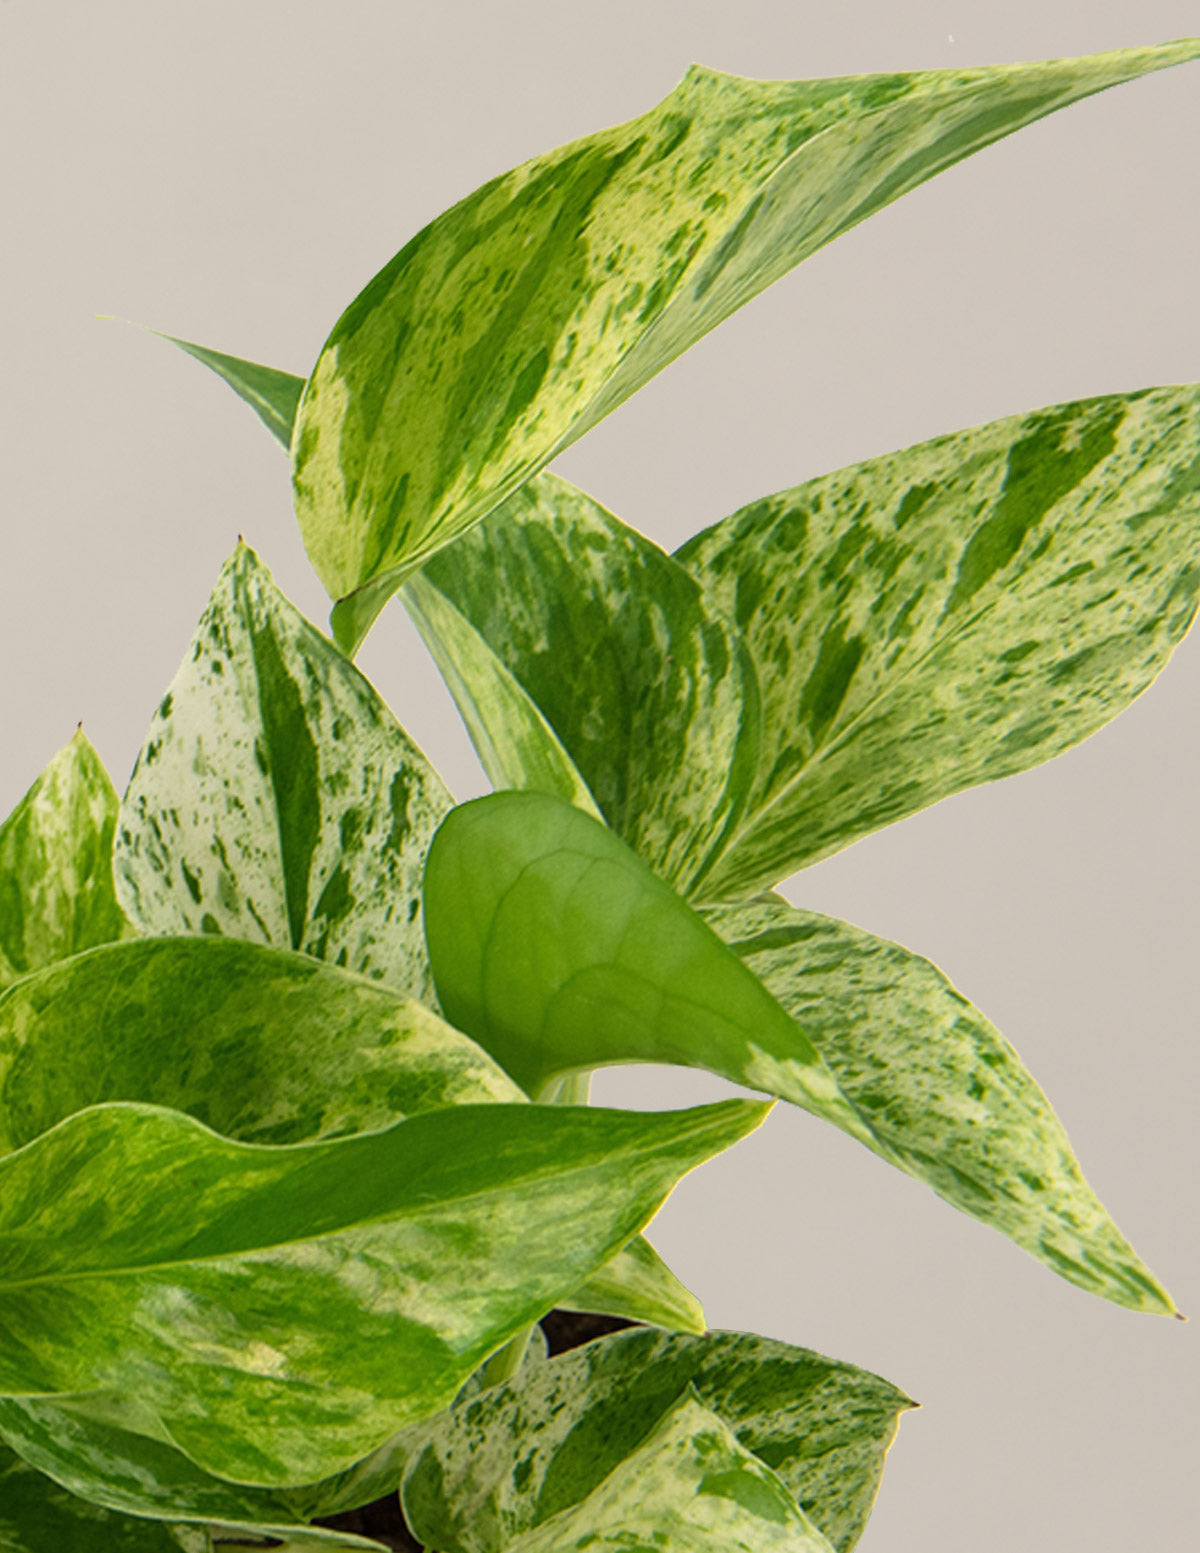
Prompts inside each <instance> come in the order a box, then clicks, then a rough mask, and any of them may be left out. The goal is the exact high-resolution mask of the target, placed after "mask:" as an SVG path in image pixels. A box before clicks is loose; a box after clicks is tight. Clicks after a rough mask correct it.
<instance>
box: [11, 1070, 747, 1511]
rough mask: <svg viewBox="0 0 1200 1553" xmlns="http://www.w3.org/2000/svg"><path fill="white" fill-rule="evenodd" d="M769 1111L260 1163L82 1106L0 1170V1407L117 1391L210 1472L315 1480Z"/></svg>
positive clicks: (514, 1116)
mask: <svg viewBox="0 0 1200 1553" xmlns="http://www.w3.org/2000/svg"><path fill="white" fill-rule="evenodd" d="M764 1114H765V1107H762V1106H757V1105H750V1104H748V1103H746V1102H742V1101H734V1102H726V1103H724V1104H722V1105H718V1106H708V1107H702V1108H698V1109H695V1110H691V1111H683V1112H673V1113H667V1114H665V1115H647V1114H643V1113H627V1112H615V1111H599V1110H592V1109H589V1108H570V1109H567V1108H561V1107H550V1106H528V1105H511V1106H510V1105H486V1106H458V1107H453V1108H450V1109H446V1110H440V1111H435V1112H432V1113H427V1114H426V1115H423V1116H417V1117H414V1118H412V1119H411V1120H409V1121H405V1122H401V1123H399V1124H397V1125H396V1126H394V1127H390V1128H388V1129H386V1130H384V1131H381V1132H373V1133H366V1134H361V1135H359V1136H356V1137H351V1138H341V1139H335V1140H332V1141H323V1142H317V1143H307V1144H297V1145H293V1146H290V1147H286V1148H277V1147H263V1146H259V1145H254V1144H244V1143H234V1142H230V1141H228V1140H226V1139H223V1138H219V1137H218V1136H217V1135H216V1134H214V1133H212V1132H210V1131H208V1130H207V1129H206V1128H204V1127H203V1126H202V1125H201V1124H200V1123H198V1122H196V1121H194V1120H193V1119H192V1118H191V1117H187V1116H184V1115H182V1114H180V1113H178V1112H174V1111H166V1110H160V1109H157V1108H154V1107H149V1106H139V1105H128V1104H122V1103H113V1104H108V1105H102V1106H97V1107H95V1108H93V1109H91V1110H88V1111H83V1112H80V1113H77V1114H76V1115H75V1116H74V1117H72V1118H70V1119H69V1120H67V1121H65V1122H63V1123H61V1124H60V1125H59V1126H58V1127H56V1128H54V1129H53V1130H52V1131H50V1132H47V1133H43V1134H42V1135H41V1137H39V1138H38V1139H36V1140H35V1141H34V1142H32V1143H30V1144H27V1145H26V1146H25V1147H24V1148H23V1149H20V1150H18V1151H17V1152H16V1153H14V1154H10V1155H9V1156H8V1157H7V1158H6V1159H3V1160H0V1331H2V1332H3V1333H4V1338H5V1340H4V1342H3V1344H2V1345H0V1396H15V1397H29V1396H32V1397H38V1396H41V1397H42V1398H44V1399H45V1400H47V1401H53V1400H56V1399H57V1400H59V1401H69V1402H70V1403H71V1405H72V1406H73V1407H75V1408H77V1409H81V1410H87V1409H89V1408H90V1407H91V1400H90V1399H93V1398H99V1399H100V1400H103V1399H104V1398H105V1397H106V1396H107V1395H109V1394H115V1395H116V1396H117V1397H119V1398H121V1399H122V1400H123V1404H124V1408H125V1412H124V1414H123V1417H127V1418H129V1419H130V1420H131V1425H130V1426H131V1427H136V1431H137V1432H139V1433H145V1434H148V1435H150V1436H151V1437H152V1438H160V1439H163V1440H164V1441H166V1442H167V1443H172V1444H174V1445H176V1446H178V1447H179V1449H181V1450H182V1451H184V1452H185V1453H186V1454H187V1455H188V1456H190V1457H191V1459H192V1460H193V1461H195V1462H196V1463H197V1465H199V1466H202V1467H204V1468H205V1469H206V1470H208V1471H211V1472H215V1473H217V1474H218V1475H220V1476H227V1477H230V1478H233V1479H235V1480H237V1481H240V1482H246V1483H254V1484H259V1485H262V1486H267V1487H270V1486H279V1485H283V1484H287V1483H302V1482H309V1481H314V1480H316V1479H319V1478H321V1477H325V1476H328V1475H330V1474H332V1473H333V1472H335V1471H339V1470H341V1469H342V1468H344V1467H346V1466H348V1465H350V1464H352V1463H353V1462H355V1461H356V1460H358V1459H360V1458H361V1457H362V1456H364V1455H365V1454H367V1453H368V1452H369V1451H371V1450H372V1449H374V1448H376V1447H377V1446H378V1445H379V1444H380V1443H382V1441H383V1440H385V1439H386V1438H387V1437H388V1436H389V1435H391V1434H392V1433H394V1432H395V1431H396V1430H397V1429H398V1428H400V1427H402V1426H403V1425H404V1424H406V1423H408V1422H411V1421H414V1420H415V1419H416V1418H419V1417H422V1416H427V1415H428V1414H430V1413H431V1412H434V1411H436V1410H437V1409H438V1408H440V1407H442V1406H444V1405H445V1404H446V1403H448V1402H449V1401H450V1400H451V1398H452V1397H453V1395H454V1393H455V1392H456V1391H457V1389H458V1387H459V1386H460V1385H461V1384H462V1382H463V1381H464V1380H465V1379H466V1378H467V1376H468V1375H469V1374H470V1373H471V1372H472V1371H473V1370H474V1369H475V1368H477V1366H478V1365H479V1364H480V1362H481V1361H482V1360H483V1359H484V1358H486V1356H487V1355H488V1354H489V1353H490V1352H492V1351H493V1350H494V1349H496V1348H497V1347H498V1346H500V1345H501V1344H502V1343H503V1342H505V1341H506V1340H507V1339H508V1338H509V1337H511V1336H512V1335H513V1334H514V1333H515V1332H517V1331H518V1330H520V1329H521V1328H522V1327H524V1326H527V1325H529V1324H530V1322H532V1321H533V1320H535V1319H536V1318H537V1317H538V1316H539V1315H541V1314H542V1313H543V1312H544V1311H545V1310H547V1309H549V1308H550V1307H551V1306H553V1305H554V1304H555V1303H556V1302H557V1301H558V1299H559V1298H561V1297H562V1296H564V1295H566V1294H569V1293H570V1291H571V1290H572V1289H573V1288H575V1287H577V1286H578V1285H579V1284H580V1283H581V1282H582V1281H583V1280H584V1278H586V1277H588V1276H589V1275H590V1274H591V1273H592V1272H594V1271H595V1269H596V1268H597V1267H598V1266H600V1265H601V1264H602V1263H603V1262H605V1261H606V1260H608V1259H609V1258H610V1257H611V1256H612V1255H613V1254H614V1253H615V1252H616V1251H617V1250H618V1249H619V1248H620V1247H621V1246H622V1245H624V1244H625V1242H626V1241H628V1240H629V1239H630V1238H631V1237H632V1236H633V1235H634V1234H635V1233H637V1231H638V1230H639V1229H641V1227H642V1226H643V1225H644V1224H645V1222H646V1220H647V1219H648V1218H649V1217H650V1216H651V1215H652V1214H653V1212H654V1211H655V1210H656V1208H657V1207H658V1206H659V1204H660V1203H661V1202H662V1200H663V1198H664V1197H665V1196H666V1194H667V1193H668V1192H669V1190H670V1188H671V1186H672V1185H673V1184H674V1182H675V1181H676V1180H677V1179H678V1177H679V1176H680V1175H682V1174H683V1173H684V1172H686V1171H687V1170H690V1169H691V1168H693V1167H694V1166H695V1165H697V1164H699V1163H700V1162H701V1161H702V1160H704V1159H706V1158H708V1157H709V1156H710V1155H712V1154H714V1153H716V1152H717V1151H718V1150H720V1149H722V1148H725V1147H727V1146H728V1145H729V1144H731V1143H733V1142H735V1141H736V1140H737V1139H738V1138H739V1137H742V1136H744V1135H745V1133H747V1132H748V1131H750V1130H751V1129H752V1128H754V1127H755V1126H757V1125H758V1123H759V1122H760V1121H761V1120H762V1117H763V1115H764ZM564 1222H566V1223H569V1224H570V1227H571V1233H570V1234H569V1235H564V1234H563V1233H562V1226H563V1223H564ZM103 1416H105V1417H111V1414H105V1415H103Z"/></svg>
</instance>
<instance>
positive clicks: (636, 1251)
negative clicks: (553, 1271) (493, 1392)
mask: <svg viewBox="0 0 1200 1553" xmlns="http://www.w3.org/2000/svg"><path fill="white" fill-rule="evenodd" d="M559 1305H560V1307H561V1308H562V1309H563V1310H583V1311H596V1312H598V1313H599V1314H601V1315H605V1316H624V1317H625V1318H626V1319H627V1320H629V1321H646V1322H649V1323H650V1324H651V1325H652V1326H658V1327H666V1328H667V1329H668V1330H669V1331H672V1332H703V1331H705V1330H706V1329H707V1325H708V1323H707V1322H706V1321H705V1319H704V1307H703V1306H702V1305H701V1304H700V1301H699V1300H698V1299H697V1298H696V1296H695V1295H694V1294H693V1293H692V1292H691V1290H690V1289H686V1288H685V1287H684V1286H683V1284H681V1283H680V1281H679V1279H678V1278H676V1276H675V1274H674V1273H673V1272H672V1271H671V1269H670V1268H669V1267H668V1266H667V1264H666V1263H665V1262H664V1261H663V1259H662V1257H660V1256H659V1254H658V1252H657V1251H656V1250H655V1249H654V1247H653V1246H652V1245H651V1244H650V1242H649V1241H648V1240H646V1239H645V1238H644V1237H643V1236H641V1235H639V1236H638V1238H637V1239H636V1240H631V1241H630V1242H629V1244H628V1245H627V1246H625V1247H624V1248H623V1249H622V1250H621V1251H620V1252H618V1254H617V1255H616V1256H615V1257H614V1258H613V1259H612V1261H611V1262H606V1263H605V1264H604V1266H603V1267H601V1268H598V1269H597V1271H596V1272H594V1273H593V1274H592V1276H591V1277H590V1278H589V1279H588V1280H587V1281H586V1283H583V1284H581V1285H580V1286H579V1288H578V1289H575V1290H573V1291H572V1293H571V1294H569V1295H567V1296H566V1297H565V1298H563V1299H561V1300H560V1301H559Z"/></svg>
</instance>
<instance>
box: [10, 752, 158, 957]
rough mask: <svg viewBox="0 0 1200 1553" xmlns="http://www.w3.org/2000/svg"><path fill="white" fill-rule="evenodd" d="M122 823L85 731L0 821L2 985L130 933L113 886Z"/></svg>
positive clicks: (106, 775) (97, 756)
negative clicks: (117, 831)
mask: <svg viewBox="0 0 1200 1553" xmlns="http://www.w3.org/2000/svg"><path fill="white" fill-rule="evenodd" d="M116 819H117V795H116V792H115V791H114V790H113V785H112V783H111V782H110V781H109V779H108V773H107V772H106V771H105V769H104V767H103V765H102V764H101V762H100V757H99V755H97V754H96V751H95V750H94V749H93V748H92V746H91V745H90V744H89V743H88V741H87V739H85V738H84V736H83V732H82V730H80V731H79V732H77V733H76V734H75V737H74V738H73V739H72V740H71V741H70V743H69V744H67V745H65V746H64V747H63V748H62V749H61V750H59V752H58V754H57V755H56V756H55V757H54V759H53V760H52V761H51V762H50V764H49V765H48V766H47V767H46V769H45V771H43V772H42V774H41V776H40V777H38V779H37V781H36V782H35V783H34V784H33V786H32V787H31V788H30V789H29V791H28V792H27V793H26V794H25V796H24V798H22V799H21V801H20V803H19V804H18V805H17V807H16V808H15V809H14V810H13V812H12V813H11V814H10V815H9V816H8V818H7V819H6V820H4V821H3V823H0V987H4V986H7V985H8V984H9V983H10V982H12V981H15V980H16V979H17V978H18V977H19V976H27V975H28V974H29V972H30V971H36V970H38V969H39V968H40V967H41V966H43V965H49V964H51V963H52V962H53V961H55V960H61V959H64V958H65V957H66V956H67V955H72V954H76V953H77V952H78V951H79V950H81V949H90V948H91V947H92V945H93V944H107V943H110V942H112V940H114V939H118V938H124V937H126V936H128V935H129V934H130V933H131V932H132V929H131V927H130V925H129V923H128V922H126V920H125V918H124V916H123V915H122V912H121V908H120V907H119V906H118V905H117V897H116V894H115V891H114V889H113V876H112V848H113V830H114V828H115V825H116Z"/></svg>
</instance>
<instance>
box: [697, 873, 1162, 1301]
mask: <svg viewBox="0 0 1200 1553" xmlns="http://www.w3.org/2000/svg"><path fill="white" fill-rule="evenodd" d="M704 918H705V921H707V922H708V923H709V924H710V925H711V926H712V927H713V928H714V929H715V930H716V931H717V932H718V933H719V934H720V935H721V937H722V938H723V939H724V940H725V942H726V943H727V944H728V945H729V946H730V948H732V949H734V950H736V952H737V953H738V954H739V955H740V956H741V958H742V959H743V960H744V961H745V963H746V964H747V965H748V966H749V967H750V969H751V970H752V971H753V972H754V973H755V975H756V976H758V977H759V979H760V980H761V981H762V983H763V985H764V986H765V987H766V988H767V989H768V991H770V992H771V993H773V994H774V996H775V997H776V998H777V999H778V1000H779V1002H780V1003H781V1004H782V1006H783V1007H784V1008H785V1009H786V1010H787V1011H788V1013H789V1014H791V1015H792V1017H793V1018H794V1019H795V1020H796V1021H797V1023H798V1024H800V1025H802V1026H803V1028H804V1029H805V1030H806V1031H807V1032H808V1034H809V1035H810V1036H811V1037H812V1041H813V1044H814V1045H815V1046H816V1047H817V1049H818V1050H819V1051H820V1053H821V1055H822V1056H823V1057H824V1058H825V1061H826V1062H827V1063H828V1064H829V1066H830V1068H831V1069H832V1070H833V1072H834V1073H835V1074H836V1075H837V1078H838V1082H839V1083H840V1084H841V1086H842V1089H843V1091H844V1092H845V1093H846V1094H847V1095H848V1096H849V1097H850V1099H851V1101H852V1102H853V1103H854V1105H855V1106H857V1107H858V1109H859V1110H860V1111H861V1112H862V1113H863V1114H865V1115H868V1116H870V1118H871V1125H872V1127H873V1129H874V1131H875V1132H876V1133H877V1134H878V1136H879V1137H881V1138H883V1139H885V1140H886V1141H887V1143H888V1144H889V1145H890V1146H891V1148H892V1150H893V1152H894V1154H895V1156H896V1158H897V1159H898V1160H899V1161H900V1162H901V1163H902V1165H903V1167H904V1169H906V1170H907V1171H908V1172H909V1174H910V1175H914V1176H916V1177H917V1179H918V1180H921V1181H925V1182H926V1183H927V1184H928V1185H930V1186H932V1187H933V1189H934V1191H935V1192H937V1193H938V1195H939V1196H941V1197H944V1198H945V1200H946V1201H947V1202H949V1203H952V1204H953V1205H954V1207H956V1208H961V1209H962V1210H963V1211H964V1212H966V1213H969V1214H971V1215H973V1217H975V1218H977V1219H981V1220H982V1221H983V1222H984V1223H985V1224H990V1225H991V1226H992V1227H993V1228H994V1229H998V1230H999V1231H1000V1232H1001V1233H1002V1234H1004V1235H1007V1236H1008V1237H1009V1239H1010V1240H1014V1241H1015V1242H1016V1243H1017V1245H1019V1246H1021V1247H1022V1248H1023V1249H1024V1250H1026V1251H1028V1252H1030V1253H1031V1254H1032V1255H1033V1256H1036V1257H1037V1258H1038V1259H1039V1260H1040V1261H1042V1262H1044V1263H1046V1265H1047V1266H1048V1267H1050V1268H1052V1269H1053V1270H1054V1271H1055V1272H1056V1273H1059V1274H1061V1275H1062V1277H1064V1278H1066V1279H1068V1280H1069V1281H1070V1282H1071V1283H1074V1284H1078V1285H1079V1287H1080V1288H1082V1289H1086V1290H1088V1291H1089V1292H1090V1293H1092V1294H1098V1295H1100V1296H1101V1297H1102V1298H1104V1299H1109V1300H1113V1301H1115V1303H1117V1304H1118V1305H1125V1306H1127V1307H1129V1308H1130V1309H1133V1310H1144V1311H1149V1312H1153V1313H1155V1314H1159V1315H1161V1314H1164V1313H1166V1314H1170V1313H1172V1312H1173V1311H1174V1309H1175V1307H1174V1305H1173V1303H1172V1301H1171V1298H1170V1296H1169V1295H1168V1294H1167V1292H1166V1290H1165V1289H1163V1288H1162V1286H1161V1285H1160V1284H1159V1283H1158V1281H1157V1280H1156V1279H1155V1277H1154V1275H1153V1274H1152V1273H1151V1272H1150V1270H1149V1268H1148V1267H1146V1266H1145V1264H1144V1263H1143V1262H1142V1261H1141V1260H1140V1259H1139V1257H1138V1256H1137V1254H1136V1253H1135V1252H1134V1250H1133V1248H1132V1247H1131V1246H1130V1245H1129V1243H1128V1241H1126V1239H1125V1238H1124V1236H1123V1235H1121V1233H1120V1232H1119V1230H1118V1229H1117V1227H1116V1225H1115V1224H1114V1223H1113V1221H1112V1219H1111V1218H1110V1217H1109V1216H1108V1214H1107V1212H1106V1211H1105V1209H1104V1208H1103V1206H1102V1205H1101V1203H1100V1202H1099V1201H1098V1200H1097V1198H1096V1195H1095V1193H1094V1192H1093V1191H1092V1189H1091V1187H1090V1186H1088V1184H1087V1181H1086V1180H1085V1179H1084V1176H1083V1172H1082V1171H1081V1170H1080V1168H1079V1164H1078V1161H1077V1160H1076V1158H1075V1155H1074V1154H1073V1152H1072V1150H1071V1145H1070V1143H1069V1141H1068V1139H1067V1135H1066V1133H1065V1132H1064V1130H1063V1127H1062V1124H1061V1123H1060V1122H1059V1120H1058V1118H1057V1117H1056V1116H1055V1114H1054V1111H1053V1109H1052V1108H1051V1105H1050V1102H1049V1101H1048V1100H1047V1099H1046V1097H1045V1095H1044V1094H1043V1093H1042V1091H1041V1090H1040V1089H1039V1087H1038V1085H1037V1084H1036V1083H1035V1082H1034V1080H1033V1078H1032V1077H1031V1075H1030V1074H1029V1072H1028V1071H1027V1069H1026V1068H1025V1066H1024V1064H1023V1063H1022V1062H1021V1059H1020V1058H1019V1057H1018V1056H1017V1054H1016V1052H1015V1051H1014V1050H1013V1049H1012V1047H1011V1046H1010V1045H1009V1044H1008V1042H1007V1041H1006V1040H1005V1039H1004V1037H1003V1036H1002V1035H1001V1034H1000V1032H999V1031H998V1030H997V1029H996V1028H995V1027H994V1026H993V1025H991V1024H989V1023H988V1021H987V1020H986V1019H985V1018H984V1017H983V1015H982V1014H981V1013H980V1012H979V1010H978V1009H977V1008H974V1007H973V1006H972V1005H971V1004H970V1003H969V1002H968V1001H967V1000H966V998H964V997H963V996H962V995H961V993H959V992H957V991H956V990H955V988H954V987H952V986H951V985H950V983H949V982H948V981H947V980H946V978H945V976H943V975H942V973H941V971H939V970H938V968H937V967H936V966H935V965H931V964H930V962H929V961H928V960H924V959H922V958H921V957H920V955H915V954H913V953H911V951H909V950H907V949H903V948H901V946H900V945H899V944H893V943H889V942H888V940H887V939H883V938H876V937H875V936H874V935H873V934H871V933H864V932H863V931H862V930H861V929H859V928H855V927H851V926H850V924H849V923H847V922H839V921H837V920H836V919H835V918H833V917H823V916H819V915H818V914H817V913H815V912H811V911H800V910H798V909H797V908H796V907H795V906H791V905H789V903H788V902H787V901H785V900H783V899H782V898H781V897H779V896H762V897H760V898H759V899H757V900H754V901H750V902H748V903H747V904H745V905H741V906H715V907H712V908H710V909H707V910H706V911H705V912H704Z"/></svg>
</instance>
